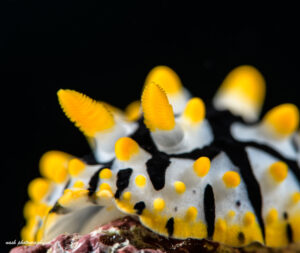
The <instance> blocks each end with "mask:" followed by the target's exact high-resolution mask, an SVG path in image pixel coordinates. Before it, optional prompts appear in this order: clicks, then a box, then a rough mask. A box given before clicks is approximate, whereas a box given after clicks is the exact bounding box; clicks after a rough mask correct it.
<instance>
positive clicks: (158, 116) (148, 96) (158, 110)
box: [142, 83, 175, 131]
mask: <svg viewBox="0 0 300 253" xmlns="http://www.w3.org/2000/svg"><path fill="white" fill-rule="evenodd" d="M142 108H143V112H144V122H145V124H146V126H147V128H149V129H150V130H151V131H155V130H172V129H173V128H174V127H175V117H174V114H173V108H172V106H171V105H170V104H169V101H168V98H167V96H166V93H165V92H164V90H163V89H162V88H161V87H160V86H158V85H157V84H155V83H149V84H147V85H146V86H145V88H144V91H143V94H142Z"/></svg>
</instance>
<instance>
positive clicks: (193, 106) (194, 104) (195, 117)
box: [183, 98, 205, 124]
mask: <svg viewBox="0 0 300 253" xmlns="http://www.w3.org/2000/svg"><path fill="white" fill-rule="evenodd" d="M183 116H184V118H186V119H188V120H189V121H190V122H191V123H194V124H196V123H199V122H201V121H202V120H203V119H204V118H205V104H204V102H203V101H202V99H201V98H192V99H190V100H189V101H188V103H187V105H186V107H185V109H184V112H183Z"/></svg>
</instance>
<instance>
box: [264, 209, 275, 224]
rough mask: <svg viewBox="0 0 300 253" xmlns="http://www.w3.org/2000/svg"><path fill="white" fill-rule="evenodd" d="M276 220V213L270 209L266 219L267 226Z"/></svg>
mask: <svg viewBox="0 0 300 253" xmlns="http://www.w3.org/2000/svg"><path fill="white" fill-rule="evenodd" d="M277 219H278V212H277V210H276V209H275V208H272V209H271V210H270V211H269V213H268V215H267V217H266V222H267V224H268V225H271V224H272V223H274V222H275V221H277Z"/></svg>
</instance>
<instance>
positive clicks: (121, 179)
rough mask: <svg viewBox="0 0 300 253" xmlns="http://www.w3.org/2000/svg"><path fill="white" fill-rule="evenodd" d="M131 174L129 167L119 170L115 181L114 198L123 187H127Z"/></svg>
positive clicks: (119, 193) (118, 195) (119, 194)
mask: <svg viewBox="0 0 300 253" xmlns="http://www.w3.org/2000/svg"><path fill="white" fill-rule="evenodd" d="M131 174H132V169H130V168H128V169H123V170H119V172H118V174H117V182H116V185H117V191H116V193H115V198H117V199H118V198H120V196H121V193H122V192H123V191H124V189H125V188H127V187H128V185H129V179H130V176H131Z"/></svg>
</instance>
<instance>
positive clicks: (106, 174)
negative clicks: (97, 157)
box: [99, 168, 112, 179]
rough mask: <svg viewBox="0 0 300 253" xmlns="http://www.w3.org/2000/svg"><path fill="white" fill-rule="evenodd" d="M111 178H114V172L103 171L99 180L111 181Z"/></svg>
mask: <svg viewBox="0 0 300 253" xmlns="http://www.w3.org/2000/svg"><path fill="white" fill-rule="evenodd" d="M111 177H112V172H111V170H110V169H108V168H105V169H103V170H101V171H100V173H99V178H101V179H110V178H111Z"/></svg>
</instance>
